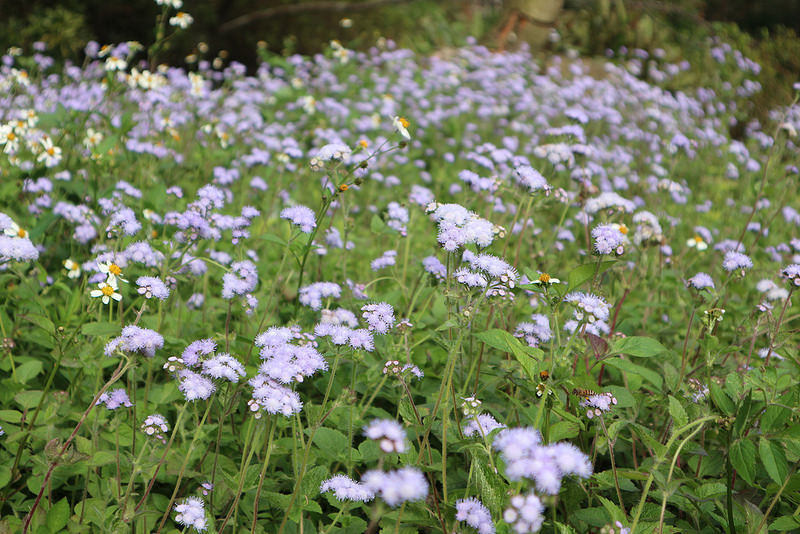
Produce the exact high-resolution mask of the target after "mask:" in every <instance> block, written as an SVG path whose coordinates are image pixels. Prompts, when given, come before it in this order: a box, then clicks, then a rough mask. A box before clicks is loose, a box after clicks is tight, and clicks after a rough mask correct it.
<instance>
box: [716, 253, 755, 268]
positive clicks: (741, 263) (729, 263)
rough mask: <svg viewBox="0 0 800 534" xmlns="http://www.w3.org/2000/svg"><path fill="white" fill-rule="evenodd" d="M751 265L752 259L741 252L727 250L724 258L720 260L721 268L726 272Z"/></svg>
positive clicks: (750, 266)
mask: <svg viewBox="0 0 800 534" xmlns="http://www.w3.org/2000/svg"><path fill="white" fill-rule="evenodd" d="M752 267H753V260H751V259H750V257H749V256H747V255H746V254H743V253H741V252H736V251H734V250H729V251H728V252H726V253H725V259H724V260H722V268H723V269H725V270H726V271H728V272H732V271H736V270H740V269H741V270H742V272H744V270H745V269H750V268H752Z"/></svg>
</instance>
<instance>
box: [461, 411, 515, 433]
mask: <svg viewBox="0 0 800 534" xmlns="http://www.w3.org/2000/svg"><path fill="white" fill-rule="evenodd" d="M498 428H506V425H504V424H503V423H498V422H497V420H496V419H495V418H494V417H492V415H491V414H488V413H482V414H478V415H470V416H467V417H465V418H464V426H463V428H462V430H463V432H464V435H465V436H467V437H468V438H470V437H473V436H476V437H481V438H485V437H486V436H488V435H489V434H491V433H492V431H493V430H496V429H498Z"/></svg>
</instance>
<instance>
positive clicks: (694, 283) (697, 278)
mask: <svg viewBox="0 0 800 534" xmlns="http://www.w3.org/2000/svg"><path fill="white" fill-rule="evenodd" d="M686 282H687V284H688V285H689V287H692V288H694V289H697V290H701V289H707V288H711V289H714V280H713V279H712V278H711V276H709V275H708V274H706V273H697V274H696V275H694V276H693V277H691V278H689V280H687V281H686Z"/></svg>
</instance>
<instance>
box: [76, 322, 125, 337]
mask: <svg viewBox="0 0 800 534" xmlns="http://www.w3.org/2000/svg"><path fill="white" fill-rule="evenodd" d="M119 331H120V329H119V323H109V322H100V323H85V324H84V325H83V326H82V327H81V334H83V335H85V336H101V337H102V336H111V335H114V334H117V333H119Z"/></svg>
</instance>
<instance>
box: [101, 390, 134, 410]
mask: <svg viewBox="0 0 800 534" xmlns="http://www.w3.org/2000/svg"><path fill="white" fill-rule="evenodd" d="M101 404H105V405H106V408H108V409H109V410H116V409H117V408H119V407H120V406H125V407H126V408H130V407H131V406H133V403H132V402H131V399H130V398H129V397H128V394H127V393H126V392H125V389H123V388H117V389H115V390H112V391H111V392H110V393H109V392H106V393H103V394H102V395H100V397H99V398H98V399H97V403H96V406H100V405H101Z"/></svg>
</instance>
